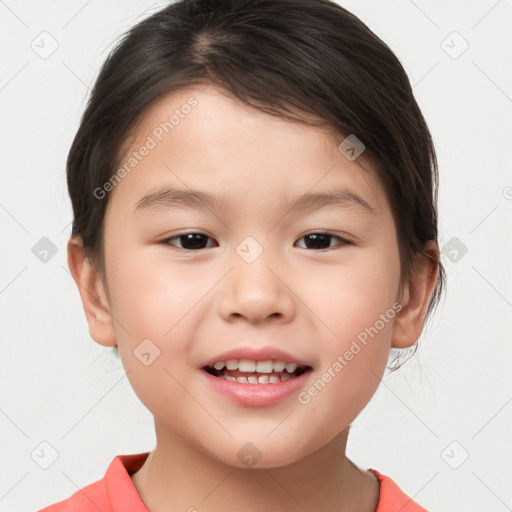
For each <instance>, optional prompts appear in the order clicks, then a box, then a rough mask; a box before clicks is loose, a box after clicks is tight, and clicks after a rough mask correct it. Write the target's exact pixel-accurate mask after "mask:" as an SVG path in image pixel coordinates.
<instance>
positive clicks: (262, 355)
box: [202, 347, 309, 368]
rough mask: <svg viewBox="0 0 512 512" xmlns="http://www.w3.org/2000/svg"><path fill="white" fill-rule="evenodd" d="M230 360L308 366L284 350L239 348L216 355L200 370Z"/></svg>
mask: <svg viewBox="0 0 512 512" xmlns="http://www.w3.org/2000/svg"><path fill="white" fill-rule="evenodd" d="M230 359H237V360H240V359H249V360H250V361H270V360H272V361H285V362H286V363H295V364H296V365H297V366H309V365H308V364H307V363H306V362H304V361H302V360H300V359H298V358H296V357H293V356H292V355H291V354H288V353H287V352H285V351H284V350H281V349H278V348H274V347H258V348H256V347H243V348H242V347H240V348H235V349H232V350H227V351H226V352H222V353H221V354H219V355H216V356H214V357H212V358H210V359H208V360H207V361H205V362H204V363H203V365H202V368H204V367H206V366H213V365H214V364H215V363H217V362H219V361H224V362H226V361H228V360H230Z"/></svg>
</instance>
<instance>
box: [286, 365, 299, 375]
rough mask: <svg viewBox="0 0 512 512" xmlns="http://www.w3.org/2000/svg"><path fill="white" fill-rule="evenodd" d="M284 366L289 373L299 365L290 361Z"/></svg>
mask: <svg viewBox="0 0 512 512" xmlns="http://www.w3.org/2000/svg"><path fill="white" fill-rule="evenodd" d="M284 368H285V370H286V371H287V372H288V373H293V372H294V371H295V370H296V369H297V365H296V364H295V363H288V364H287V365H286V366H285V367H284Z"/></svg>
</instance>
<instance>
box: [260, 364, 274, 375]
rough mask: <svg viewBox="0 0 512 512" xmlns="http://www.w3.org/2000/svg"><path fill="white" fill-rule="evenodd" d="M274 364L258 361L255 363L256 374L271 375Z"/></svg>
mask: <svg viewBox="0 0 512 512" xmlns="http://www.w3.org/2000/svg"><path fill="white" fill-rule="evenodd" d="M273 370H274V363H273V362H272V361H258V362H257V363H256V371H257V372H258V373H272V371H273Z"/></svg>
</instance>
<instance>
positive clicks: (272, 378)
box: [219, 373, 292, 384]
mask: <svg viewBox="0 0 512 512" xmlns="http://www.w3.org/2000/svg"><path fill="white" fill-rule="evenodd" d="M219 378H221V379H226V380H229V381H230V382H239V383H240V384H279V382H284V381H286V380H290V379H291V378H292V377H291V376H290V375H287V374H284V375H282V376H281V377H280V376H279V375H268V374H266V373H264V374H262V375H259V376H258V377H256V376H254V375H250V376H249V377H244V376H240V377H237V378H235V377H232V376H231V375H226V374H223V375H219Z"/></svg>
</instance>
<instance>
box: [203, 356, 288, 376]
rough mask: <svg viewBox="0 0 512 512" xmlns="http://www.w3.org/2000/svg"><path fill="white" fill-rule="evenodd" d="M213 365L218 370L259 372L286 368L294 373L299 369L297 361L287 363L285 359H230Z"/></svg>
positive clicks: (280, 370) (279, 370) (278, 370)
mask: <svg viewBox="0 0 512 512" xmlns="http://www.w3.org/2000/svg"><path fill="white" fill-rule="evenodd" d="M213 367H214V368H215V369H216V370H222V369H224V368H226V369H227V370H238V371H240V372H258V373H272V372H282V371H283V370H286V371H287V372H288V373H293V372H294V371H295V370H296V369H297V365H296V364H295V363H286V362H285V361H272V360H269V361H251V360H250V359H228V360H227V361H218V362H216V363H215V364H214V365H213Z"/></svg>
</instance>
